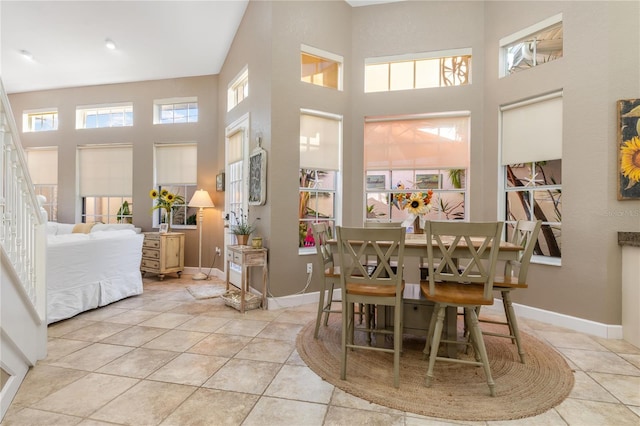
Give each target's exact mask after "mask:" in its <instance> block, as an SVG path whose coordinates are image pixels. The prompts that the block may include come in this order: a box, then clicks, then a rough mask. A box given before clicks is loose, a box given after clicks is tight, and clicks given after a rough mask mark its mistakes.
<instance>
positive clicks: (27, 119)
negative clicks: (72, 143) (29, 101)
mask: <svg viewBox="0 0 640 426" xmlns="http://www.w3.org/2000/svg"><path fill="white" fill-rule="evenodd" d="M51 130H58V108H44V109H38V110H31V111H24V112H23V113H22V131H23V132H25V133H26V132H47V131H51Z"/></svg>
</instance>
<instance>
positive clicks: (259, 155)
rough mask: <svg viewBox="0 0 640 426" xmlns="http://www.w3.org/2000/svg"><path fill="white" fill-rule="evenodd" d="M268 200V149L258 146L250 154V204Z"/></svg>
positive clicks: (260, 203) (258, 204)
mask: <svg viewBox="0 0 640 426" xmlns="http://www.w3.org/2000/svg"><path fill="white" fill-rule="evenodd" d="M266 201H267V151H265V150H264V149H262V148H260V147H258V148H256V149H254V150H253V152H252V153H251V155H250V156H249V204H250V205H254V206H261V205H263V204H264V203H265V202H266Z"/></svg>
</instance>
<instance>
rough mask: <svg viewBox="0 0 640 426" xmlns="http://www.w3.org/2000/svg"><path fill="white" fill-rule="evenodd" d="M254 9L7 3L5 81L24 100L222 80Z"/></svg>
mask: <svg viewBox="0 0 640 426" xmlns="http://www.w3.org/2000/svg"><path fill="white" fill-rule="evenodd" d="M390 1H399V0H371V1H368V0H367V1H361V0H352V1H347V3H349V4H350V5H351V6H353V7H357V6H367V5H370V4H378V3H388V2H390ZM248 2H249V0H227V1H203V0H199V1H187V0H182V1H153V0H146V1H99V0H85V1H50V0H49V1H24V0H20V1H11V0H0V50H1V56H0V76H1V77H2V81H3V83H4V87H5V90H6V91H7V93H19V92H30V91H35V90H46V89H56V88H64V87H76V86H90V85H97V84H109V83H123V82H131V81H145V80H156V79H164V78H175V77H188V76H197V75H209V74H218V73H219V72H220V69H221V68H222V65H223V63H224V60H225V57H226V56H227V52H228V51H229V47H230V46H231V43H232V41H233V38H234V36H235V33H236V31H237V29H238V26H239V25H240V21H241V20H242V16H243V14H244V11H245V9H246V7H247V4H248ZM107 38H110V39H112V40H113V41H114V42H115V43H116V49H115V50H109V49H107V48H106V47H105V39H107ZM23 50H24V51H28V52H29V53H31V54H32V55H33V59H31V60H30V59H27V58H25V57H24V56H23V55H21V53H20V52H21V51H23Z"/></svg>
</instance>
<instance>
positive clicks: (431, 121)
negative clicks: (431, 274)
mask: <svg viewBox="0 0 640 426" xmlns="http://www.w3.org/2000/svg"><path fill="white" fill-rule="evenodd" d="M364 156H365V158H364V166H365V172H366V176H365V201H366V204H365V206H366V207H365V211H364V215H365V217H366V220H367V221H385V222H402V221H404V220H405V219H406V218H407V217H408V216H409V214H408V213H407V211H406V210H404V209H402V208H401V206H400V205H399V203H398V200H397V198H396V197H397V194H407V193H412V192H425V191H429V190H431V191H433V196H432V199H431V206H432V207H431V211H430V212H429V213H428V214H427V215H426V217H427V218H428V219H430V220H464V219H465V218H466V216H467V213H466V206H467V176H468V172H467V171H468V168H469V115H468V113H456V114H451V115H447V114H442V115H437V116H417V117H391V118H390V117H384V118H382V117H381V118H368V119H367V120H366V122H365V127H364Z"/></svg>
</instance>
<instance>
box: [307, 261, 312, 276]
mask: <svg viewBox="0 0 640 426" xmlns="http://www.w3.org/2000/svg"><path fill="white" fill-rule="evenodd" d="M312 272H313V263H307V274H310V273H312Z"/></svg>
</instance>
